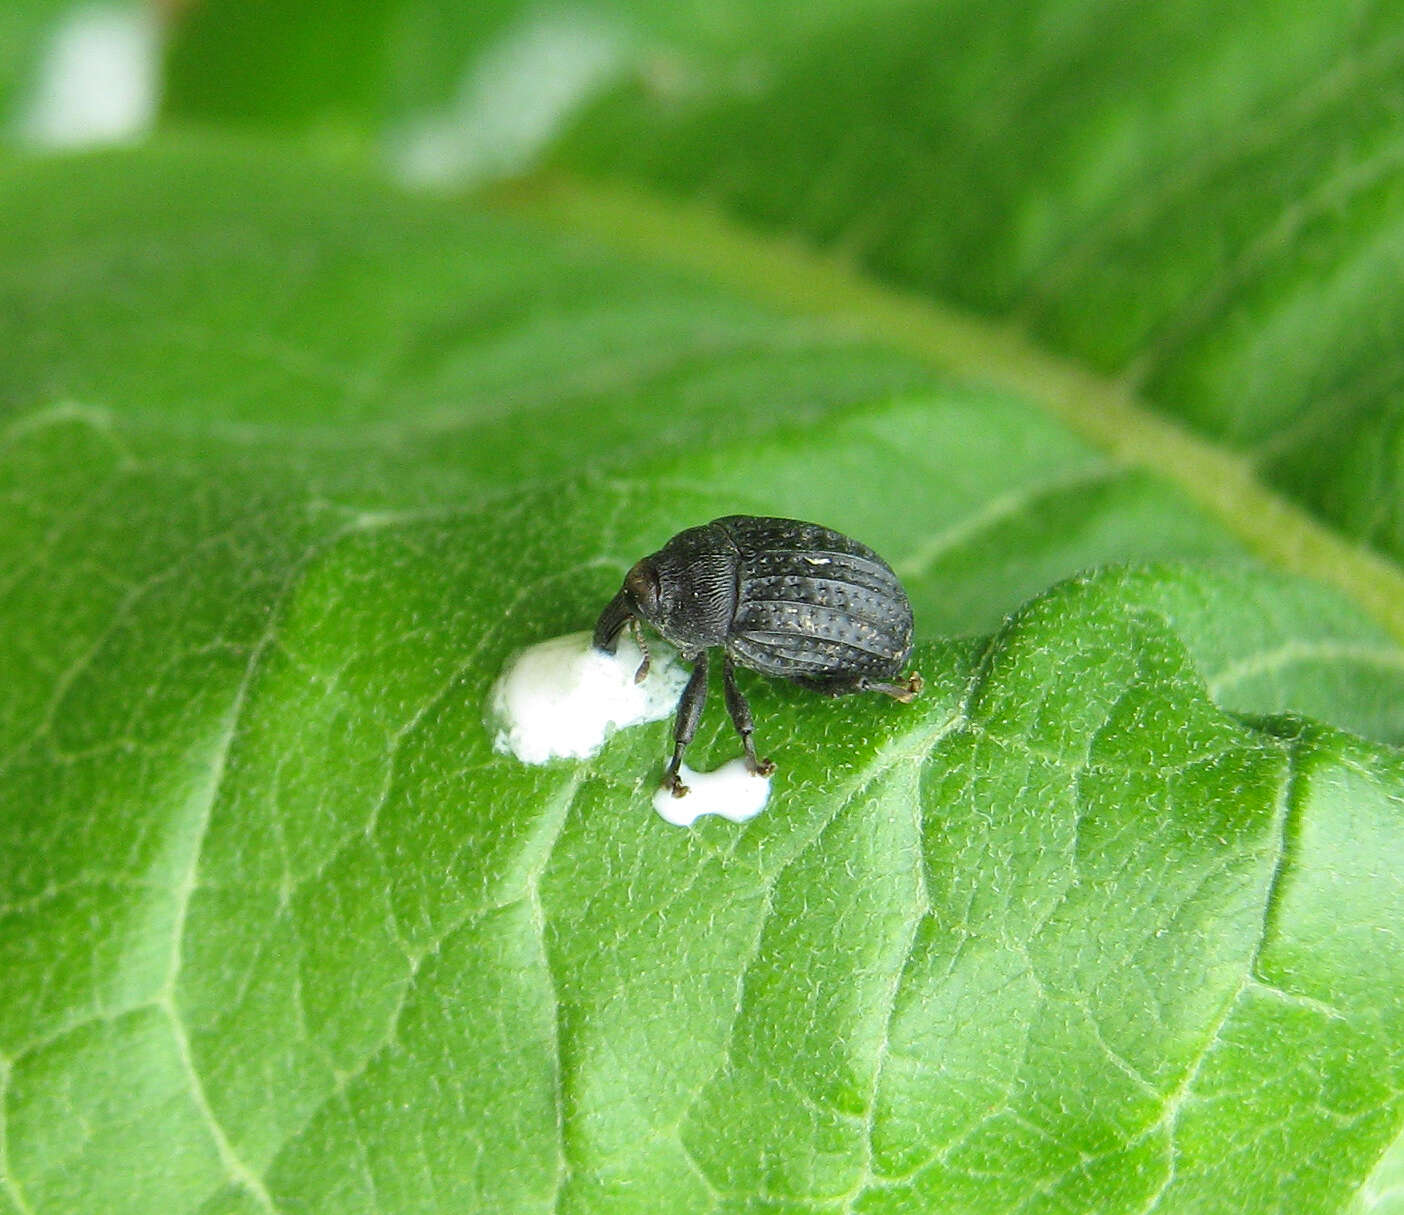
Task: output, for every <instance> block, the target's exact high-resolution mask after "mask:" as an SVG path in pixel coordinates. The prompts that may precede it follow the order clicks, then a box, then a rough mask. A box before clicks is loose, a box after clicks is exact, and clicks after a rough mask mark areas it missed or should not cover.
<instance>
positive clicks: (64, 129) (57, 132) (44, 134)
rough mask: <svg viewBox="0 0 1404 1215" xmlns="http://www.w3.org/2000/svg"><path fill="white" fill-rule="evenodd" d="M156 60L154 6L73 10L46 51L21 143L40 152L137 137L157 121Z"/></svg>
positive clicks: (157, 31) (158, 31) (158, 50)
mask: <svg viewBox="0 0 1404 1215" xmlns="http://www.w3.org/2000/svg"><path fill="white" fill-rule="evenodd" d="M160 60H161V29H160V25H159V23H158V21H157V18H156V12H155V6H154V5H147V4H131V5H122V6H114V5H84V6H81V7H79V8H76V9H74V10H72V11H71V12H70V13H69V14H68V16H67V17H66V18H65V19H64V20H63V21H62V22H61V23H60V24H59V26H58V28H57V29H56V30H55V31H54V33H53V36H52V38H51V40H50V42H49V45H48V47H47V49H46V51H45V54H44V58H43V61H42V63H41V64H40V69H39V76H38V81H37V83H36V85H35V88H34V91H33V93H32V95H31V96H30V98H29V101H28V104H27V105H26V106H24V107H23V109H22V111H21V118H20V123H19V129H20V134H21V136H22V137H23V138H24V139H25V140H26V141H28V142H29V143H31V144H35V145H38V146H39V147H45V148H76V147H83V146H88V145H92V144H103V143H117V142H121V141H123V140H130V139H136V138H139V137H140V136H142V135H144V134H145V133H146V132H147V131H148V130H150V128H151V124H152V122H153V121H154V119H155V116H156V102H157V95H158V80H159V78H160V66H161V64H160Z"/></svg>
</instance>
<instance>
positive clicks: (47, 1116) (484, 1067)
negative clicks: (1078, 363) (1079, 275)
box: [0, 145, 1404, 1213]
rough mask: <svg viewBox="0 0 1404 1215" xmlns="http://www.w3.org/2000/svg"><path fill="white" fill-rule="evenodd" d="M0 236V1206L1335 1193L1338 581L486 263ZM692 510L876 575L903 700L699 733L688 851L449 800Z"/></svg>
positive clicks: (811, 701) (610, 294)
mask: <svg viewBox="0 0 1404 1215" xmlns="http://www.w3.org/2000/svg"><path fill="white" fill-rule="evenodd" d="M56 198H61V199H63V200H64V205H63V206H62V207H56V206H54V205H52V200H53V199H56ZM0 211H3V213H5V214H6V215H7V217H9V222H8V223H7V224H6V226H5V227H4V228H3V229H0V265H3V266H4V270H3V272H0V348H3V349H4V350H5V351H6V352H7V353H6V357H5V359H4V360H3V361H0V405H2V406H3V408H4V410H5V413H6V419H7V420H6V423H5V428H4V431H3V438H2V439H0V495H3V500H4V501H5V503H6V504H7V509H6V511H5V512H4V513H3V514H2V515H0V553H3V554H4V559H3V562H0V570H3V571H4V573H3V581H2V582H0V627H3V631H4V636H5V637H6V650H7V654H8V655H9V658H8V677H7V678H6V679H5V681H4V683H3V685H0V772H3V775H0V971H2V972H3V973H4V974H5V975H6V992H7V999H6V1000H5V1001H4V1002H3V1004H0V1114H3V1118H2V1119H0V1177H2V1178H3V1184H0V1196H3V1197H0V1209H5V1210H13V1211H35V1212H38V1211H50V1210H52V1211H65V1212H67V1211H84V1210H93V1211H97V1210H101V1211H104V1212H121V1211H142V1212H144V1211H150V1210H162V1211H194V1210H199V1211H203V1212H206V1213H209V1212H216V1211H218V1212H234V1211H238V1212H249V1211H261V1210H263V1211H266V1210H279V1211H296V1210H337V1211H347V1212H354V1211H361V1210H365V1211H381V1210H387V1209H391V1210H443V1211H462V1210H510V1211H532V1210H538V1209H539V1210H548V1209H567V1210H573V1211H592V1210H599V1211H610V1212H619V1211H631V1210H637V1211H650V1212H652V1211H658V1210H669V1211H742V1210H762V1209H764V1210H771V1211H789V1210H793V1211H801V1210H803V1211H812V1210H815V1209H816V1208H822V1209H844V1208H847V1209H852V1210H858V1211H909V1210H950V1211H959V1210H971V1211H989V1210H997V1209H1012V1208H1015V1207H1020V1206H1023V1207H1026V1208H1029V1209H1044V1208H1049V1209H1051V1208H1055V1207H1056V1208H1060V1209H1069V1208H1071V1209H1098V1210H1103V1211H1138V1210H1143V1209H1147V1208H1148V1207H1150V1206H1151V1205H1153V1204H1156V1203H1158V1205H1159V1208H1160V1209H1162V1210H1184V1211H1192V1210H1202V1209H1205V1208H1206V1207H1210V1206H1213V1205H1215V1204H1216V1203H1219V1202H1221V1201H1222V1200H1223V1199H1224V1196H1225V1195H1232V1204H1233V1205H1234V1206H1235V1208H1238V1209H1245V1210H1262V1209H1284V1210H1327V1209H1344V1208H1346V1207H1347V1206H1349V1204H1350V1203H1351V1202H1352V1201H1354V1200H1355V1199H1356V1197H1357V1195H1364V1196H1372V1195H1375V1194H1376V1193H1386V1192H1388V1189H1389V1186H1390V1184H1391V1182H1390V1180H1389V1179H1390V1176H1391V1174H1390V1173H1389V1171H1388V1169H1389V1166H1388V1163H1387V1161H1388V1157H1387V1156H1386V1152H1387V1150H1388V1149H1389V1148H1390V1145H1391V1144H1392V1143H1395V1142H1397V1140H1398V1137H1399V1135H1400V1128H1401V1124H1404V1099H1402V1098H1401V1093H1404V1064H1401V1061H1400V1057H1399V1054H1398V1051H1397V1043H1398V1042H1399V1041H1400V1040H1401V1037H1404V999H1401V995H1400V993H1401V992H1404V951H1401V950H1400V949H1399V948H1398V939H1397V935H1398V934H1397V926H1398V925H1399V924H1401V923H1404V882H1402V881H1401V878H1400V876H1399V875H1400V874H1401V873H1404V863H1401V862H1404V764H1402V763H1401V760H1400V757H1399V753H1398V751H1396V750H1394V749H1392V748H1391V747H1390V746H1389V745H1387V744H1388V743H1390V742H1397V741H1398V740H1399V739H1400V738H1401V737H1404V717H1401V708H1400V706H1401V705H1404V695H1401V693H1404V657H1401V653H1400V650H1399V649H1398V647H1397V645H1396V643H1395V642H1394V641H1392V640H1391V638H1390V636H1389V635H1388V634H1387V633H1386V632H1385V631H1384V630H1383V629H1382V628H1381V626H1380V625H1379V624H1377V623H1375V622H1373V621H1372V620H1371V619H1370V618H1369V617H1368V616H1366V615H1365V614H1364V613H1363V612H1362V611H1361V610H1360V608H1359V606H1358V605H1356V604H1355V603H1353V602H1352V601H1351V599H1350V597H1349V591H1350V590H1351V586H1350V583H1349V579H1337V582H1338V584H1339V586H1340V587H1343V588H1344V590H1345V592H1346V593H1344V594H1343V593H1342V591H1341V590H1340V589H1328V588H1327V587H1324V586H1322V585H1319V584H1315V583H1312V582H1309V581H1306V580H1303V579H1302V578H1300V577H1297V576H1295V575H1291V574H1287V573H1283V572H1282V571H1281V570H1274V569H1271V568H1267V567H1265V566H1263V565H1261V564H1259V563H1257V562H1256V561H1255V560H1254V559H1253V558H1252V557H1251V556H1249V555H1248V554H1247V553H1246V552H1245V549H1244V543H1243V540H1242V538H1241V537H1242V536H1243V535H1247V534H1251V532H1252V528H1251V527H1250V526H1247V525H1246V523H1244V521H1242V520H1237V519H1234V518H1232V517H1225V516H1221V515H1211V514H1209V513H1206V512H1205V511H1203V510H1201V509H1200V508H1199V507H1198V506H1196V505H1195V504H1194V503H1193V502H1192V501H1190V500H1189V499H1187V497H1186V496H1185V494H1184V493H1183V492H1182V490H1181V489H1180V488H1179V487H1177V486H1176V485H1175V484H1173V483H1171V482H1169V481H1166V480H1163V479H1160V478H1158V477H1156V476H1154V475H1153V474H1151V473H1148V472H1145V471H1136V470H1128V469H1127V468H1126V467H1125V466H1124V465H1122V464H1121V463H1120V462H1118V461H1117V460H1115V459H1113V458H1111V457H1109V455H1108V454H1107V453H1106V452H1105V451H1104V450H1101V449H1099V448H1098V447H1096V446H1094V445H1092V444H1090V443H1089V442H1087V441H1086V440H1085V439H1083V438H1080V437H1078V436H1077V435H1076V434H1074V433H1072V432H1071V431H1070V430H1068V429H1067V428H1066V427H1065V426H1064V425H1063V424H1062V423H1061V422H1059V421H1058V420H1056V419H1055V418H1053V417H1051V416H1050V415H1049V414H1048V413H1047V412H1046V411H1045V410H1044V409H1043V408H1041V407H1040V406H1039V405H1038V404H1036V403H1031V402H1030V401H1029V400H1028V399H1026V398H1024V397H1022V396H1020V395H1018V394H1017V393H1014V392H1005V391H999V392H996V391H992V390H990V389H987V388H980V387H972V386H970V385H969V384H967V383H964V382H960V381H956V380H952V379H951V378H949V377H948V376H946V375H943V374H940V373H938V372H935V371H933V370H932V369H931V367H930V365H929V363H927V362H926V361H925V360H924V359H922V358H919V357H917V356H915V355H912V354H903V353H901V352H899V351H896V350H894V349H892V348H891V347H888V346H886V345H884V344H882V343H880V342H878V341H876V340H873V339H870V338H865V337H863V336H862V335H861V333H860V332H859V331H858V330H855V328H854V327H853V326H851V325H842V324H835V323H832V322H830V321H825V320H822V319H816V318H813V317H810V318H804V317H799V316H796V315H791V314H785V313H783V312H779V311H775V310H771V309H767V308H765V307H762V306H760V305H758V304H755V303H751V302H747V300H746V299H745V298H743V297H742V296H741V295H739V294H738V293H736V292H733V291H728V290H725V289H722V288H718V287H715V286H708V285H706V284H705V283H703V282H701V281H699V280H698V279H697V278H695V277H692V276H690V275H689V274H687V273H684V272H682V271H679V270H673V269H668V268H666V267H664V266H661V265H656V264H655V265H648V264H645V263H643V262H640V261H635V260H630V259H628V258H626V257H623V256H621V255H619V254H617V253H613V252H610V251H608V249H607V248H605V247H604V246H603V245H602V244H599V243H595V242H590V241H587V240H583V239H581V238H580V237H578V236H562V235H560V234H558V233H556V232H553V231H551V230H550V229H549V228H548V227H546V226H543V225H542V224H538V223H530V222H525V221H522V220H518V219H514V218H512V217H510V216H503V215H492V214H487V213H484V212H482V211H478V210H474V209H471V208H468V207H465V206H464V205H462V204H461V203H456V202H447V201H445V202H426V201H412V200H408V199H406V198H404V197H401V196H398V195H394V194H391V193H388V192H386V191H383V190H381V189H379V188H377V187H375V186H373V185H372V184H370V183H368V182H367V181H365V180H362V179H360V178H358V177H355V176H351V175H343V174H337V173H332V172H328V171H326V170H323V169H315V168H311V167H305V166H299V165H298V164H296V163H295V162H293V161H290V160H289V159H288V158H287V157H286V156H283V155H278V154H271V153H270V154H262V153H257V152H235V151H227V150H221V149H220V148H219V147H217V146H214V145H205V146H200V145H195V146H191V147H187V148H184V149H177V148H172V147H165V148H157V149H153V150H150V151H148V152H145V153H141V154H133V155H125V156H111V157H105V158H98V159H91V160H86V161H78V162H48V163H32V162H11V163H9V164H8V165H5V166H3V167H0ZM726 511H750V512H777V513H793V514H797V515H803V516H811V517H815V518H820V519H822V520H824V521H825V522H827V523H831V524H833V525H834V526H838V527H842V528H843V529H845V530H847V531H850V532H853V533H855V534H857V535H859V536H861V537H862V538H863V539H865V540H867V541H869V542H871V543H873V544H874V545H875V546H876V547H877V548H878V549H879V550H880V551H882V552H883V553H884V554H886V555H887V556H888V557H889V558H890V559H891V560H892V561H893V563H894V564H895V565H896V567H897V568H898V569H899V570H900V571H901V572H902V574H903V576H904V578H905V579H906V580H907V581H908V584H909V587H910V589H911V592H912V597H913V601H914V604H915V606H916V610H917V616H918V622H919V625H918V629H919V638H920V644H919V646H918V650H917V654H916V659H915V661H916V663H917V665H918V666H919V667H920V669H921V670H922V672H923V673H924V675H925V677H926V680H927V692H926V693H925V694H924V695H923V697H922V698H921V699H920V700H919V701H918V702H917V703H916V704H915V705H912V706H900V705H896V704H891V703H883V704H874V703H871V702H870V701H869V700H868V699H867V698H858V697H854V698H849V699H847V700H842V701H827V700H823V699H821V698H816V697H813V696H812V695H809V694H807V693H805V692H803V691H802V690H800V689H798V688H793V687H788V686H779V685H776V684H773V683H769V682H767V681H765V680H762V679H759V678H748V679H747V680H746V684H745V686H746V690H747V692H748V694H749V695H750V697H751V699H752V704H753V707H754V709H755V712H756V716H757V719H758V722H759V723H760V725H759V729H760V733H761V742H762V746H763V748H764V750H765V751H766V752H767V753H769V754H771V755H773V756H774V757H775V758H776V760H777V761H778V763H779V764H780V771H779V774H778V775H777V778H776V785H775V792H774V794H773V798H772V804H771V806H770V807H769V808H768V809H767V811H766V812H765V813H764V814H763V815H761V816H760V817H759V818H758V819H756V820H754V821H752V822H751V823H749V824H746V825H744V826H738V825H733V824H729V823H722V822H704V824H703V825H701V826H699V827H698V828H697V829H694V830H680V829H677V828H673V827H670V826H668V825H666V824H665V823H663V822H662V820H661V819H659V818H658V817H657V816H656V815H655V814H654V813H653V811H652V809H651V808H650V806H649V797H650V795H651V790H652V787H653V784H654V782H655V781H656V780H657V778H658V774H659V771H660V766H661V760H662V758H663V755H664V750H665V747H666V736H667V727H666V725H665V724H662V723H660V724H658V725H655V726H651V727H646V728H641V729H638V730H634V731H630V732H627V733H625V734H623V735H620V736H618V737H617V738H615V739H614V740H612V741H611V742H610V744H609V745H608V746H607V747H606V749H605V750H604V752H603V753H602V754H601V755H600V756H599V757H598V758H597V759H595V760H593V761H590V762H587V763H580V764H568V763H562V764H556V765H551V766H547V767H544V768H528V767H524V766H522V765H520V764H517V763H516V762H515V761H512V760H510V759H508V758H506V757H503V756H499V755H496V754H494V753H493V752H492V750H491V747H490V740H489V734H488V730H487V728H486V726H485V724H484V719H483V712H484V706H485V701H486V696H487V691H488V688H489V687H490V685H491V682H492V680H493V679H494V678H495V676H496V674H497V672H498V671H499V670H500V668H501V666H502V664H503V662H504V661H505V659H506V658H507V657H508V656H509V655H510V653H511V652H512V651H513V650H515V649H516V648H518V647H520V646H522V645H525V644H529V643H531V642H534V641H537V640H541V639H543V638H545V637H547V636H551V635H553V634H556V633H560V632H563V631H566V630H572V629H579V628H583V627H588V625H589V624H590V623H591V621H592V619H593V616H594V614H595V613H596V612H598V610H599V608H600V606H601V605H602V604H603V602H604V601H605V598H606V597H607V596H608V594H610V593H611V592H612V591H613V589H614V588H615V586H617V583H618V579H619V577H620V576H621V574H622V572H623V571H624V570H625V569H626V568H627V567H628V565H629V564H630V563H631V562H632V561H633V560H634V559H635V558H636V557H637V556H638V555H640V554H641V553H644V552H647V551H648V550H650V549H651V548H653V547H656V546H657V545H658V544H660V543H661V542H662V541H663V540H665V539H666V538H667V536H668V535H669V534H671V533H672V532H673V531H675V530H677V529H678V528H679V527H681V526H684V525H685V524H687V523H691V522H695V521H698V520H704V519H707V518H709V517H712V516H714V515H717V514H720V513H723V512H726ZM1241 523H1244V526H1241V527H1240V526H1239V525H1240V524H1241ZM1124 561H1131V562H1134V563H1136V564H1134V565H1130V566H1127V565H1110V566H1108V563H1114V562H1124ZM1092 567H1106V568H1103V569H1102V570H1101V572H1090V573H1089V572H1084V573H1081V574H1079V571H1087V570H1089V569H1091V568H1092ZM1050 588H1051V589H1050ZM1303 712H1305V713H1309V714H1311V715H1313V716H1315V717H1316V718H1319V719H1320V720H1321V722H1324V723H1330V724H1317V723H1316V722H1312V721H1309V720H1307V719H1305V718H1303V717H1301V716H1294V715H1286V714H1300V713H1303ZM1343 730H1350V731H1354V732H1355V733H1346V732H1343ZM1368 738H1373V739H1375V740H1377V741H1374V742H1372V741H1367V739H1368ZM735 747H736V744H735V740H734V736H733V735H732V734H731V732H730V727H729V725H728V724H727V722H726V721H725V715H724V712H723V710H722V709H721V706H720V705H719V704H713V705H711V706H710V707H709V710H708V713H707V716H706V717H705V719H704V723H703V728H702V731H701V734H700V735H699V740H698V742H697V743H696V744H695V749H696V751H697V758H698V760H699V761H701V762H702V763H703V765H704V766H711V765H713V764H715V763H718V762H720V761H721V760H722V759H724V758H726V757H728V756H729V755H731V754H732V753H733V752H734V750H735ZM1364 1200H1365V1199H1364V1198H1362V1199H1361V1201H1364ZM1371 1200H1373V1199H1371Z"/></svg>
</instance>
